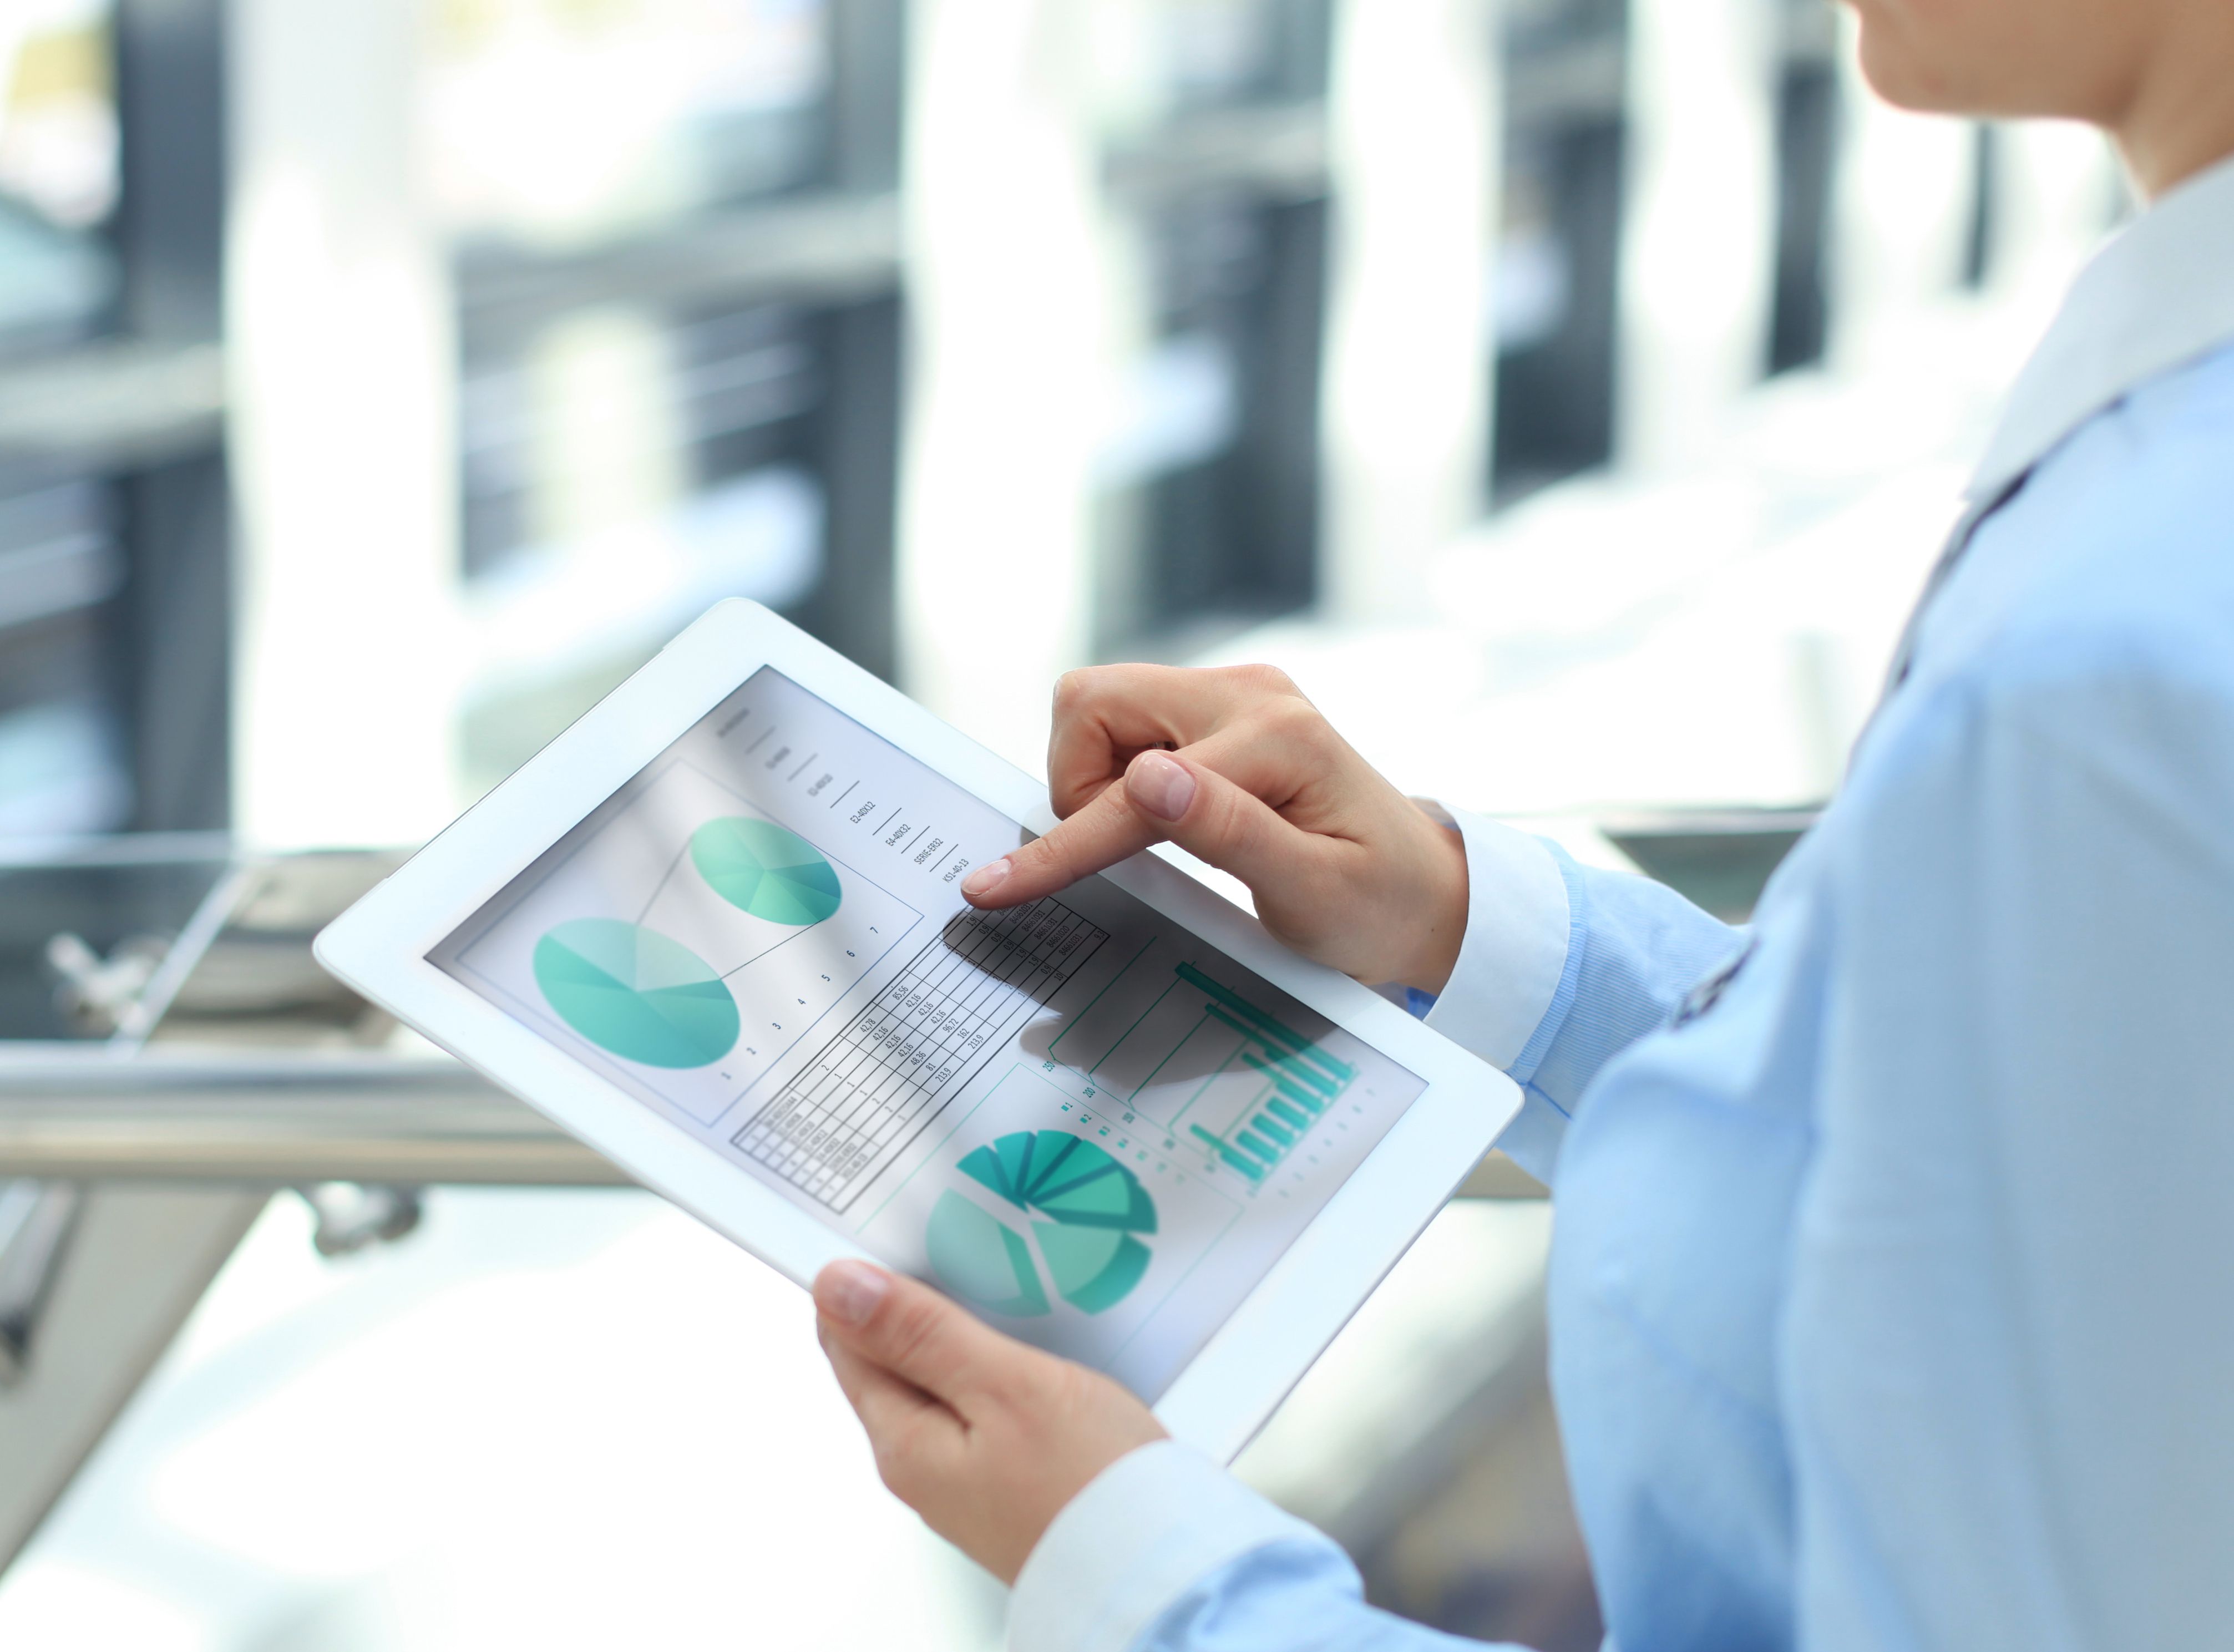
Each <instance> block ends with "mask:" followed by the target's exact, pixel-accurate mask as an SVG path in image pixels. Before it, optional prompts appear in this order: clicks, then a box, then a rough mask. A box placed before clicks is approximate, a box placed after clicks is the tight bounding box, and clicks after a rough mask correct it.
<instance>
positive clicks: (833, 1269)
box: [814, 1262, 892, 1325]
mask: <svg viewBox="0 0 2234 1652" xmlns="http://www.w3.org/2000/svg"><path fill="white" fill-rule="evenodd" d="M889 1290H892V1277H891V1276H890V1275H889V1274H887V1273H885V1270H883V1269H881V1268H872V1267H871V1266H870V1265H869V1264H868V1263H866V1262H833V1263H831V1264H830V1265H829V1266H828V1267H826V1268H825V1269H824V1270H822V1272H821V1274H820V1277H818V1278H817V1279H816V1280H815V1282H814V1305H815V1307H817V1308H818V1309H821V1311H822V1313H823V1315H824V1316H825V1317H826V1318H829V1319H833V1320H835V1321H837V1322H838V1323H839V1324H840V1325H859V1324H861V1323H863V1322H866V1320H867V1319H868V1317H869V1316H870V1315H872V1314H873V1313H875V1312H876V1311H877V1304H878V1303H880V1302H882V1301H884V1299H885V1293H886V1292H887V1291H889Z"/></svg>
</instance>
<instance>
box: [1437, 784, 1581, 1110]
mask: <svg viewBox="0 0 2234 1652" xmlns="http://www.w3.org/2000/svg"><path fill="white" fill-rule="evenodd" d="M1449 813H1450V817H1451V820H1452V823H1453V825H1455V826H1457V827H1458V829H1459V833H1460V836H1461V837H1463V838H1464V839H1465V841H1466V885H1467V893H1466V939H1465V941H1464V942H1463V943H1462V944H1460V948H1459V961H1458V963H1457V965H1456V966H1455V967H1454V968H1453V970H1451V978H1450V982H1449V984H1448V985H1447V986H1445V987H1444V989H1443V990H1442V993H1441V996H1440V997H1438V998H1437V999H1436V1001H1435V1007H1434V1009H1430V1010H1429V1011H1428V1012H1427V1016H1426V1020H1427V1025H1428V1026H1430V1027H1432V1028H1434V1029H1435V1030H1436V1031H1437V1032H1439V1033H1440V1034H1442V1035H1443V1036H1444V1037H1446V1038H1448V1039H1450V1040H1451V1041H1453V1042H1454V1043H1457V1044H1459V1045H1461V1046H1463V1047H1464V1048H1466V1049H1469V1050H1471V1051H1473V1053H1474V1054H1475V1055H1479V1056H1480V1057H1481V1058H1482V1060H1484V1061H1487V1062H1488V1063H1489V1064H1490V1065H1491V1066H1493V1067H1494V1068H1498V1069H1499V1070H1500V1071H1505V1070H1508V1069H1510V1068H1512V1064H1513V1063H1514V1062H1515V1061H1519V1059H1520V1054H1521V1052H1522V1051H1523V1050H1525V1049H1526V1048H1528V1041H1529V1040H1530V1039H1531V1038H1532V1037H1533V1036H1534V1035H1535V1032H1536V1028H1538V1026H1539V1025H1540V1024H1541V1023H1542V1022H1543V1020H1544V1015H1545V1011H1547V1010H1549V1009H1551V1000H1552V997H1553V996H1554V995H1555V994H1556V993H1557V992H1558V989H1559V980H1560V977H1561V976H1563V975H1564V973H1565V971H1566V967H1567V938H1568V933H1569V928H1570V924H1569V916H1570V914H1569V908H1568V904H1567V880H1566V879H1565V878H1564V877H1562V876H1561V875H1560V872H1559V863H1558V859H1556V858H1554V856H1553V855H1552V853H1551V848H1550V846H1547V845H1546V844H1545V842H1544V841H1543V839H1540V838H1535V837H1531V836H1530V835H1529V834H1528V833H1525V832H1518V831H1515V830H1514V829H1513V828H1512V827H1511V826H1502V825H1500V824H1499V823H1498V822H1497V821H1494V820H1487V819H1483V818H1482V817H1481V816H1480V815H1478V814H1462V813H1459V812H1458V811H1456V810H1452V811H1450V812H1449Z"/></svg>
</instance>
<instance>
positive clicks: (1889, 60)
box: [1858, 5, 1977, 114]
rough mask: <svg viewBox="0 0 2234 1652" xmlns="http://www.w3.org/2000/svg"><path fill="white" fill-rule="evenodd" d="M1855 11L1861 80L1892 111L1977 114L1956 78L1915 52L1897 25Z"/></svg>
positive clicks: (1866, 10)
mask: <svg viewBox="0 0 2234 1652" xmlns="http://www.w3.org/2000/svg"><path fill="white" fill-rule="evenodd" d="M1858 10H1860V11H1861V14H1862V31H1861V62H1862V78H1863V79H1865V80H1866V81H1867V82H1869V83H1870V89H1871V91H1873V92H1875V93H1876V94H1877V95H1878V96H1879V97H1881V98H1883V99H1884V100H1885V101H1886V102H1888V103H1890V104H1891V105H1892V106H1893V107H1894V108H1898V109H1911V110H1914V111H1915V112H1916V113H1917V114H1972V113H1976V112H1977V111H1976V108H1975V102H1976V99H1975V97H1974V96H1972V95H1966V91H1965V88H1963V87H1961V86H1959V85H1958V84H1957V83H1956V77H1954V76H1951V75H1949V74H1948V73H1947V71H1946V70H1945V69H1944V68H1943V66H1941V65H1939V64H1937V63H1935V62H1932V61H1931V59H1930V57H1929V56H1927V55H1926V54H1924V53H1923V52H1920V51H1918V50H1917V49H1916V47H1915V42H1911V41H1909V40H1906V39H1904V38H1902V31H1901V29H1900V28H1899V25H1898V24H1897V23H1892V22H1891V21H1890V20H1888V19H1886V18H1884V17H1882V16H1873V15H1872V10H1873V9H1872V8H1871V7H1869V6H1866V5H1865V6H1862V7H1860V8H1858Z"/></svg>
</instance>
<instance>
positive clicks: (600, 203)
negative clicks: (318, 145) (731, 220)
mask: <svg viewBox="0 0 2234 1652" xmlns="http://www.w3.org/2000/svg"><path fill="white" fill-rule="evenodd" d="M829 23H830V7H829V6H828V4H827V3H826V0H436V3H435V4H434V8H433V16H432V20H431V23H430V27H429V30H428V61H427V63H426V66H425V75H424V82H423V85H424V96H425V99H426V111H425V119H426V130H427V138H428V151H429V159H430V162H431V169H432V170H431V178H432V186H433V188H434V197H435V201H436V206H437V210H438V212H440V214H441V219H442V221H443V222H444V223H445V224H446V225H447V226H448V227H449V228H450V229H451V230H452V231H453V232H455V233H456V234H458V235H460V236H461V237H464V238H475V237H493V238H519V239H522V240H525V241H528V242H531V243H537V244H542V245H578V244H580V243H583V242H585V241H594V240H598V239H604V238H611V237H614V236H617V235H622V234H627V233H630V232H643V231H644V230H646V229H648V228H652V227H656V226H657V225H663V224H668V223H672V222H674V221H676V219H683V218H687V217H689V215H690V214H692V213H695V212H703V211H705V210H707V209H708V208H709V207H715V206H725V205H729V204H733V203H735V202H737V201H740V200H743V199H748V198H750V197H752V196H754V195H760V194H765V193H768V192H770V191H774V190H780V189H786V188H790V187H794V186H798V185H800V184H802V183H806V182H808V181H811V180H813V179H814V178H815V176H816V175H817V174H818V173H820V170H821V168H822V165H823V161H824V155H825V150H826V119H825V110H826V102H825V100H826V97H827V95H828V92H829V89H830V83H831V63H830V31H829Z"/></svg>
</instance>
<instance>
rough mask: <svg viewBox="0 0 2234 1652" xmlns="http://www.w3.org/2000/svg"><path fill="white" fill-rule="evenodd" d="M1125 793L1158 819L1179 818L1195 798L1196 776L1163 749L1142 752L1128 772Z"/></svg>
mask: <svg viewBox="0 0 2234 1652" xmlns="http://www.w3.org/2000/svg"><path fill="white" fill-rule="evenodd" d="M1125 793H1126V795H1127V796H1128V797H1130V798H1131V799H1132V800H1133V802H1135V803H1137V804H1139V805H1140V806H1141V807H1142V808H1144V809H1146V811H1147V812H1148V813H1151V814H1153V815H1154V816H1155V817H1156V819H1159V820H1176V819H1179V816H1181V815H1183V814H1185V813H1186V812H1187V806H1188V805H1189V804H1191V803H1192V802H1193V801H1194V776H1193V775H1192V774H1190V773H1188V772H1187V767H1186V764H1185V763H1175V762H1173V761H1172V760H1171V759H1170V758H1168V757H1166V756H1165V755H1164V754H1163V753H1161V752H1142V753H1141V754H1140V755H1139V756H1138V757H1136V758H1134V759H1133V767H1131V768H1130V769H1128V770H1127V772H1126V774H1125Z"/></svg>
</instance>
